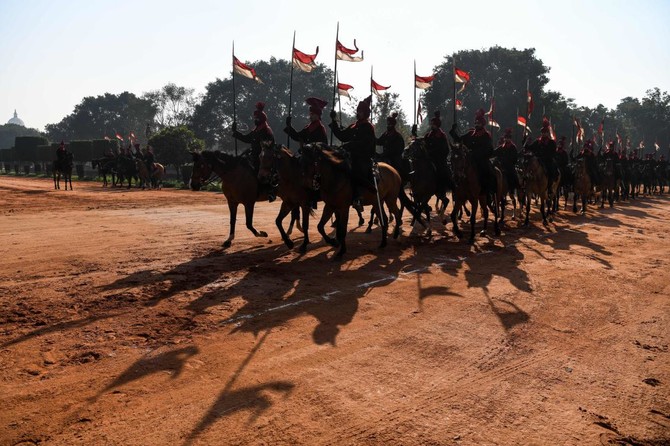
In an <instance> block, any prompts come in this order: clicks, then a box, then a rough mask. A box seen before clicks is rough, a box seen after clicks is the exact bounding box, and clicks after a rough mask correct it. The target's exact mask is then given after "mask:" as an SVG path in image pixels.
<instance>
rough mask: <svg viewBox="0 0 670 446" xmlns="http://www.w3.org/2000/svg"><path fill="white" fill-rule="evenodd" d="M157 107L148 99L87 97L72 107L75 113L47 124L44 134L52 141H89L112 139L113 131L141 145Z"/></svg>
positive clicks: (124, 96) (124, 95)
mask: <svg viewBox="0 0 670 446" xmlns="http://www.w3.org/2000/svg"><path fill="white" fill-rule="evenodd" d="M155 114H156V106H155V105H154V104H153V103H152V102H151V101H150V100H148V99H144V98H138V97H137V96H135V95H134V94H133V93H128V92H123V93H121V94H119V95H115V94H111V93H105V94H104V95H102V96H96V97H93V96H88V97H85V98H84V99H82V101H81V103H80V104H78V105H77V106H75V108H74V111H73V112H72V113H71V114H69V115H68V116H66V117H65V118H63V120H61V121H60V122H59V123H57V124H47V126H46V132H47V134H48V136H49V139H51V140H52V141H60V140H66V141H67V140H74V139H78V140H91V139H98V138H100V137H101V136H105V135H111V136H113V135H112V133H113V131H114V130H116V131H117V132H119V133H120V134H121V135H123V137H124V138H125V137H127V136H128V134H129V133H130V132H131V131H133V132H134V133H135V135H136V136H137V137H138V139H139V142H141V143H143V142H145V140H143V137H144V135H143V131H144V128H145V126H146V124H147V122H152V121H153V118H154V116H155Z"/></svg>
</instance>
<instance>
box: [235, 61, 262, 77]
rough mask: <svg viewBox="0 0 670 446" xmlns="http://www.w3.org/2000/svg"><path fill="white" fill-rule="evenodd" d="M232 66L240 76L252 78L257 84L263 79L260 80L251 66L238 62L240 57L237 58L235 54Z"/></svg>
mask: <svg viewBox="0 0 670 446" xmlns="http://www.w3.org/2000/svg"><path fill="white" fill-rule="evenodd" d="M233 68H234V69H235V72H236V73H237V74H239V75H240V76H244V77H247V78H249V79H253V80H255V81H256V82H258V83H259V84H262V83H263V81H261V80H260V78H259V77H258V76H256V70H254V69H253V68H251V67H250V66H249V65H246V64H243V63H242V62H240V59H238V58H237V57H235V56H233Z"/></svg>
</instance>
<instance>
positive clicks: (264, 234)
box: [258, 231, 268, 237]
mask: <svg viewBox="0 0 670 446" xmlns="http://www.w3.org/2000/svg"><path fill="white" fill-rule="evenodd" d="M267 236H268V233H267V232H265V231H258V237H267Z"/></svg>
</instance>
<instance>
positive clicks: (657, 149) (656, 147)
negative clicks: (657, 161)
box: [654, 141, 661, 152]
mask: <svg viewBox="0 0 670 446" xmlns="http://www.w3.org/2000/svg"><path fill="white" fill-rule="evenodd" d="M654 148H655V149H656V151H657V152H658V151H659V150H661V146H659V145H658V141H656V142H654Z"/></svg>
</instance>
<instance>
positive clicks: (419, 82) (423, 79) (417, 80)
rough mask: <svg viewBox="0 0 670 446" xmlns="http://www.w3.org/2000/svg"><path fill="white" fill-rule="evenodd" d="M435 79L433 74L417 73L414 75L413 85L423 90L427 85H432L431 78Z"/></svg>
mask: <svg viewBox="0 0 670 446" xmlns="http://www.w3.org/2000/svg"><path fill="white" fill-rule="evenodd" d="M434 79H435V76H434V75H433V76H419V75H416V74H415V75H414V86H415V87H416V88H419V89H421V90H425V89H426V88H428V87H432V86H433V80H434Z"/></svg>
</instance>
